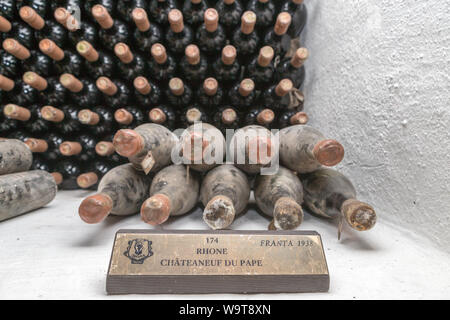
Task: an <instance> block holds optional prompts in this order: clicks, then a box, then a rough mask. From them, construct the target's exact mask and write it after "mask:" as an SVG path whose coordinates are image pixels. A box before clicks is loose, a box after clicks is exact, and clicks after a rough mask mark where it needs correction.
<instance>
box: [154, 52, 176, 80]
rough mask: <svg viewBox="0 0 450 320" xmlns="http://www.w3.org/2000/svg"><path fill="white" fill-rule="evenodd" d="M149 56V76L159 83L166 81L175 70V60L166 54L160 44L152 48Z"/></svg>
mask: <svg viewBox="0 0 450 320" xmlns="http://www.w3.org/2000/svg"><path fill="white" fill-rule="evenodd" d="M151 54H152V57H153V59H152V60H151V61H150V62H149V63H150V74H151V76H152V77H153V78H154V79H156V80H158V81H159V82H166V81H168V80H169V78H170V77H172V76H173V74H174V73H175V70H176V69H177V63H176V62H175V59H174V58H173V57H172V56H171V55H169V54H167V51H166V48H165V47H164V46H163V45H162V44H160V43H156V44H154V45H153V46H152V49H151Z"/></svg>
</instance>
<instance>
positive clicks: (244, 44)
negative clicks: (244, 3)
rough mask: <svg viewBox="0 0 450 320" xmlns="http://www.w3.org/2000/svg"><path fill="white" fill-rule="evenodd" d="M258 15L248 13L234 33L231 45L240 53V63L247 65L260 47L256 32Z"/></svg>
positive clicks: (243, 16) (245, 13) (244, 15)
mask: <svg viewBox="0 0 450 320" xmlns="http://www.w3.org/2000/svg"><path fill="white" fill-rule="evenodd" d="M255 24H256V14H255V13H254V12H252V11H246V12H244V14H243V15H242V18H241V27H240V28H238V29H237V30H235V31H234V33H233V37H232V39H231V43H232V44H233V45H234V47H235V48H236V50H237V52H238V57H239V61H240V62H241V63H242V64H247V63H248V60H249V59H250V57H251V56H252V55H254V54H255V53H256V52H257V50H258V46H259V36H258V35H257V34H256V32H255Z"/></svg>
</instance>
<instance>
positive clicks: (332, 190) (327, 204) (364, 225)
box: [300, 168, 377, 238]
mask: <svg viewBox="0 0 450 320" xmlns="http://www.w3.org/2000/svg"><path fill="white" fill-rule="evenodd" d="M300 178H301V180H302V183H303V186H304V189H305V204H306V206H307V207H308V209H310V210H311V212H312V213H314V214H316V215H318V216H321V217H325V218H331V219H336V218H338V219H339V218H340V219H343V220H345V221H346V222H347V223H348V225H349V226H350V227H351V228H353V229H355V230H358V231H366V230H370V229H372V228H373V227H374V225H375V223H376V221H377V216H376V213H375V210H374V209H373V208H372V207H371V206H370V205H368V204H367V203H364V202H361V201H359V200H357V199H356V190H355V187H354V186H353V184H352V183H351V181H350V180H349V179H348V178H347V177H346V176H344V175H343V174H342V173H339V172H337V171H335V170H332V169H326V168H322V169H319V170H317V171H315V172H311V173H308V174H305V175H301V176H300ZM340 229H341V227H340V228H339V238H340Z"/></svg>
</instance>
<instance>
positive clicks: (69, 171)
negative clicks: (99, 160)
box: [54, 157, 81, 190]
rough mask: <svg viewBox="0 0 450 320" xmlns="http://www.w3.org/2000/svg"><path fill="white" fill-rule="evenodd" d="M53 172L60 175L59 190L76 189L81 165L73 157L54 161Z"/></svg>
mask: <svg viewBox="0 0 450 320" xmlns="http://www.w3.org/2000/svg"><path fill="white" fill-rule="evenodd" d="M54 173H55V174H59V175H61V176H62V180H63V181H62V182H61V184H60V185H59V186H58V187H59V188H60V189H61V190H75V189H78V188H79V187H78V184H77V178H78V176H79V175H80V174H81V166H80V164H79V162H78V160H77V159H75V158H74V157H72V158H70V159H65V160H61V161H58V162H56V165H55V168H54Z"/></svg>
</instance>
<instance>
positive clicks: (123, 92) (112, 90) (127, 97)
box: [96, 77, 132, 109]
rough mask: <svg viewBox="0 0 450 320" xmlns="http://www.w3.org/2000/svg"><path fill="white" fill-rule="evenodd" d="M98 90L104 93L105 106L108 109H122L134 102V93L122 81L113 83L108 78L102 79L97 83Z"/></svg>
mask: <svg viewBox="0 0 450 320" xmlns="http://www.w3.org/2000/svg"><path fill="white" fill-rule="evenodd" d="M96 85H97V88H98V89H99V90H100V91H101V92H103V98H104V100H105V104H106V105H107V106H108V107H111V108H114V109H117V108H122V107H124V106H126V105H127V104H128V102H129V101H131V100H132V96H131V95H132V92H131V91H130V89H129V88H128V86H127V85H126V84H125V83H124V82H122V81H120V80H114V82H113V81H111V80H110V79H109V78H107V77H100V78H98V79H97V81H96Z"/></svg>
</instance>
